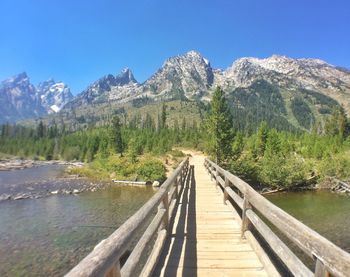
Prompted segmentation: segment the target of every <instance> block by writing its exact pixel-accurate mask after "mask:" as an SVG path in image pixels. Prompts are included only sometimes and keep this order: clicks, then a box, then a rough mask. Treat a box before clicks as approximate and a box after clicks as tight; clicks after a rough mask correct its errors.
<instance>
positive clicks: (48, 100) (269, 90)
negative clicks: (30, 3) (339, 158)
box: [0, 51, 350, 129]
mask: <svg viewBox="0 0 350 277" xmlns="http://www.w3.org/2000/svg"><path fill="white" fill-rule="evenodd" d="M217 86H220V87H222V88H223V89H224V91H225V92H226V94H227V96H228V99H229V101H230V105H231V107H232V110H233V113H234V114H235V113H236V114H237V116H238V114H240V115H242V116H241V117H244V118H245V120H248V118H253V120H258V119H264V120H269V121H272V122H273V121H276V120H277V121H279V122H284V121H285V124H286V125H291V126H296V127H302V128H305V129H309V128H310V127H311V126H312V125H314V124H315V123H316V122H322V119H323V118H324V117H325V116H327V115H329V114H330V113H331V110H332V109H333V108H334V107H335V106H340V105H341V106H343V107H344V109H345V110H346V112H347V113H349V112H350V71H349V70H348V69H345V68H341V67H337V66H333V65H331V64H328V63H326V62H325V61H322V60H319V59H292V58H288V57H285V56H278V55H273V56H271V57H269V58H266V59H258V58H240V59H238V60H236V61H234V62H233V64H232V66H230V67H228V68H227V69H225V70H222V69H214V68H212V66H211V64H210V62H209V61H208V60H207V59H205V58H204V57H203V56H202V55H201V54H200V53H198V52H196V51H190V52H188V53H185V54H184V55H179V56H175V57H171V58H169V59H167V60H166V61H165V62H164V64H163V65H162V67H161V68H160V69H159V70H158V71H157V72H155V73H154V74H153V75H152V76H151V77H150V78H149V79H147V80H146V81H145V82H143V83H139V82H137V81H136V79H135V77H134V76H133V73H132V71H131V70H130V69H128V68H126V69H124V70H123V71H122V72H121V73H120V74H118V75H116V76H114V75H112V74H109V75H106V76H103V77H102V78H100V79H99V80H97V81H96V82H94V83H93V84H91V85H90V86H89V87H87V89H85V90H84V91H82V92H81V93H79V94H78V95H77V96H76V97H72V94H71V93H70V90H69V88H68V86H66V85H65V84H64V83H61V82H59V83H56V82H54V81H53V80H49V81H46V82H43V83H41V84H39V85H38V86H37V87H35V86H33V85H32V84H30V82H29V79H28V76H27V75H26V74H25V73H22V74H20V75H18V76H16V77H13V78H10V79H8V80H5V81H3V82H2V84H1V85H0V103H1V104H2V106H3V107H6V108H5V109H3V110H2V111H1V112H0V122H1V121H2V122H5V121H16V120H19V119H24V118H29V117H38V116H44V115H46V114H50V113H62V112H69V111H71V110H81V109H84V107H96V106H99V105H105V104H108V105H112V106H113V105H118V106H120V105H123V104H127V103H133V102H137V101H139V102H142V101H144V100H145V99H146V100H147V101H145V103H147V102H149V101H152V102H159V101H170V100H174V99H181V100H185V101H192V100H195V101H199V102H208V101H210V99H211V95H212V93H213V91H214V89H215V88H216V87H217ZM257 115H258V116H257ZM254 118H255V119H254ZM251 120H252V119H251Z"/></svg>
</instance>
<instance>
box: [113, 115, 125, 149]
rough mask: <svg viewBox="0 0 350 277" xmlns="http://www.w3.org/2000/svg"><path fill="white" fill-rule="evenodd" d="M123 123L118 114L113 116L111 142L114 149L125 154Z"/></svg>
mask: <svg viewBox="0 0 350 277" xmlns="http://www.w3.org/2000/svg"><path fill="white" fill-rule="evenodd" d="M121 127H122V126H121V123H120V119H119V117H118V116H116V115H115V116H113V118H112V126H111V130H110V144H111V146H112V149H114V150H115V151H116V152H117V153H120V154H121V155H123V153H124V141H123V138H122V131H121Z"/></svg>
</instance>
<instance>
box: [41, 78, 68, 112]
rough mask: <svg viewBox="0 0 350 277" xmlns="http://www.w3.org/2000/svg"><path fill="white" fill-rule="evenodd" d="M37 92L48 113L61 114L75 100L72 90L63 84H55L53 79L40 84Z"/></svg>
mask: <svg viewBox="0 0 350 277" xmlns="http://www.w3.org/2000/svg"><path fill="white" fill-rule="evenodd" d="M37 91H38V94H39V96H40V100H41V104H42V106H43V107H44V108H45V109H46V111H47V112H48V113H53V112H55V113H57V112H59V111H60V110H61V109H62V108H63V106H64V105H65V104H67V103H68V102H69V101H71V100H72V99H73V95H72V93H71V91H70V88H69V87H68V86H67V85H66V84H65V83H63V82H55V80H54V79H53V78H50V79H48V80H46V81H44V82H41V83H39V85H38V87H37Z"/></svg>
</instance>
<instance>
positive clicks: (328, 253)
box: [208, 161, 350, 277]
mask: <svg viewBox="0 0 350 277" xmlns="http://www.w3.org/2000/svg"><path fill="white" fill-rule="evenodd" d="M208 162H209V164H211V166H212V167H216V168H218V166H215V165H213V163H212V162H211V161H208ZM218 171H222V172H225V174H226V177H227V178H229V179H230V182H231V183H232V184H233V185H234V186H235V187H236V188H238V189H239V190H240V191H241V192H242V193H243V194H244V195H246V196H247V198H248V199H249V202H250V203H251V205H252V206H253V207H254V208H255V209H256V210H258V211H259V212H260V213H261V214H262V215H263V216H264V217H265V218H266V219H267V220H269V221H270V222H271V223H272V224H274V225H275V226H276V227H277V228H278V229H279V230H280V231H281V232H282V233H284V234H285V235H286V236H287V237H288V238H289V239H290V240H292V241H293V242H294V243H295V244H296V245H297V246H299V248H300V249H302V250H303V251H304V252H305V253H306V254H308V255H309V256H310V257H312V258H313V257H314V256H316V257H319V258H320V259H322V262H323V264H324V267H325V268H326V269H327V270H328V271H329V272H330V273H331V274H332V275H335V276H340V277H346V276H348V273H349V272H350V254H349V253H347V252H345V251H344V250H342V249H341V248H339V247H338V246H336V245H335V244H333V243H332V242H330V241H329V240H327V239H326V238H324V237H323V236H321V235H320V234H318V233H317V232H315V231H314V230H312V229H310V228H309V227H307V226H306V225H304V224H303V223H301V222H300V221H298V220H297V219H295V218H294V217H292V216H291V215H289V214H287V213H286V212H284V211H283V210H282V209H280V208H278V207H277V206H275V205H274V204H272V203H271V202H269V201H268V200H267V199H266V198H264V197H263V196H261V195H260V194H259V193H257V192H256V191H255V190H254V189H253V188H252V187H250V186H249V185H248V184H247V183H246V182H244V181H243V180H241V179H240V178H238V177H237V176H234V175H233V174H231V173H230V172H228V171H225V170H223V169H220V168H218Z"/></svg>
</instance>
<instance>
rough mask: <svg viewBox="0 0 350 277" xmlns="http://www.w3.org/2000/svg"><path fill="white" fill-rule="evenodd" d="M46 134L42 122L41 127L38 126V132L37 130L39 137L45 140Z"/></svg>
mask: <svg viewBox="0 0 350 277" xmlns="http://www.w3.org/2000/svg"><path fill="white" fill-rule="evenodd" d="M44 132H45V127H44V123H43V122H42V121H41V120H40V122H39V125H38V127H37V130H36V134H37V137H38V138H43V137H44Z"/></svg>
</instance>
